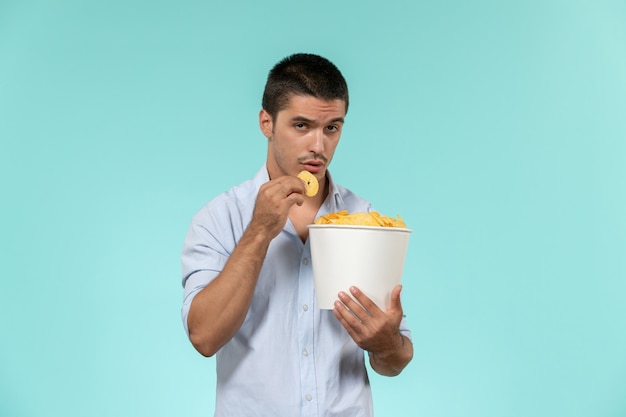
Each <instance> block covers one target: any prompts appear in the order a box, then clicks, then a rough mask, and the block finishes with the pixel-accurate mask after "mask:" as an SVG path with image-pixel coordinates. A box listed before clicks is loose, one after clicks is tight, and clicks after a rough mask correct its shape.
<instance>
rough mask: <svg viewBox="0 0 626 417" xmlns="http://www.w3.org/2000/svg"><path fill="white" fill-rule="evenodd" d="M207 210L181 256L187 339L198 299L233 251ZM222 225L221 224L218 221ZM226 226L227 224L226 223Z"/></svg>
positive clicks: (195, 224) (200, 215)
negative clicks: (190, 315) (190, 310)
mask: <svg viewBox="0 0 626 417" xmlns="http://www.w3.org/2000/svg"><path fill="white" fill-rule="evenodd" d="M208 214H209V213H208V211H207V209H206V208H205V209H204V210H203V211H201V212H199V213H198V214H196V216H194V218H193V220H192V223H191V225H190V227H189V230H188V232H187V236H186V237H185V241H184V244H183V250H182V254H181V266H182V285H183V288H184V293H183V306H182V309H181V316H182V320H183V326H184V328H185V332H186V333H187V336H189V328H188V326H187V318H188V316H189V309H190V308H191V302H192V301H193V299H194V297H195V296H196V295H197V294H198V293H199V292H200V291H201V290H202V289H203V288H204V287H206V286H207V285H208V284H209V283H210V282H211V281H212V280H213V279H215V277H217V276H218V275H219V273H220V272H221V271H222V269H223V268H224V265H225V264H226V260H227V259H228V256H229V255H230V251H229V250H228V249H227V248H226V247H224V245H223V243H222V242H220V238H219V237H218V236H217V235H216V234H218V233H219V232H220V228H219V227H212V224H213V223H214V222H215V219H212V217H211V216H209V215H208ZM218 224H219V222H218ZM222 224H223V223H222Z"/></svg>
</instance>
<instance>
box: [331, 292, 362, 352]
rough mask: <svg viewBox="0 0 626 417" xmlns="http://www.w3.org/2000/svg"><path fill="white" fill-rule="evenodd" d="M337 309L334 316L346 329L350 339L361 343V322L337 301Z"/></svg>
mask: <svg viewBox="0 0 626 417" xmlns="http://www.w3.org/2000/svg"><path fill="white" fill-rule="evenodd" d="M334 306H335V308H333V314H334V315H335V317H336V318H337V320H338V321H339V323H341V325H342V326H343V327H344V329H346V331H347V332H348V334H349V335H350V337H352V339H353V340H354V341H355V342H357V344H358V343H359V340H360V335H361V328H360V326H361V322H360V321H359V320H358V319H357V318H356V317H355V316H354V313H353V312H352V311H351V310H350V309H349V308H348V307H347V306H346V305H345V304H343V303H342V302H341V301H335V304H334Z"/></svg>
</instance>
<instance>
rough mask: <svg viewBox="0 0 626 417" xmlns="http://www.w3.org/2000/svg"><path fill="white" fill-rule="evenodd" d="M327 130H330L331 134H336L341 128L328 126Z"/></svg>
mask: <svg viewBox="0 0 626 417" xmlns="http://www.w3.org/2000/svg"><path fill="white" fill-rule="evenodd" d="M326 129H328V130H330V131H331V132H336V131H338V130H339V128H338V127H337V126H335V125H331V126H328V127H326Z"/></svg>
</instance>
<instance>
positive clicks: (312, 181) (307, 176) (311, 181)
mask: <svg viewBox="0 0 626 417" xmlns="http://www.w3.org/2000/svg"><path fill="white" fill-rule="evenodd" d="M298 178H300V179H301V180H302V181H304V188H305V190H306V195H307V197H314V196H315V195H316V194H317V190H319V187H320V185H319V183H318V182H317V178H315V175H313V174H311V173H310V172H309V171H307V170H304V171H301V172H300V173H299V174H298Z"/></svg>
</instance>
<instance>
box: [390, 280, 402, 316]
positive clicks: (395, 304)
mask: <svg viewBox="0 0 626 417" xmlns="http://www.w3.org/2000/svg"><path fill="white" fill-rule="evenodd" d="M401 292H402V285H396V286H395V287H393V290H391V309H392V310H400V311H402V302H401V301H400V293H401Z"/></svg>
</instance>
